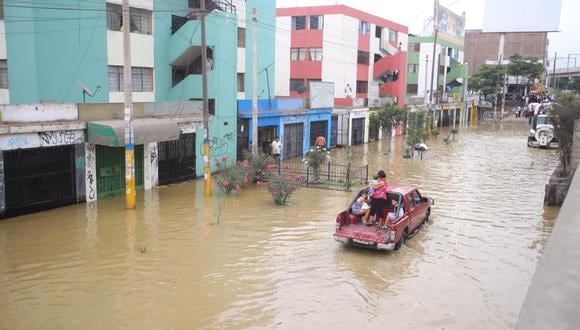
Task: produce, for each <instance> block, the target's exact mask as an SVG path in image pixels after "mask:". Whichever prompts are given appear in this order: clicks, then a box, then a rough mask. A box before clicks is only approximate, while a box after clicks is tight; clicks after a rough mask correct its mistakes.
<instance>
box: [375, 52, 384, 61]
mask: <svg viewBox="0 0 580 330" xmlns="http://www.w3.org/2000/svg"><path fill="white" fill-rule="evenodd" d="M382 59H383V57H382V56H381V54H375V63H377V62H378V61H380V60H382Z"/></svg>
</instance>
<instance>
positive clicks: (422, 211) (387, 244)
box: [334, 186, 435, 250]
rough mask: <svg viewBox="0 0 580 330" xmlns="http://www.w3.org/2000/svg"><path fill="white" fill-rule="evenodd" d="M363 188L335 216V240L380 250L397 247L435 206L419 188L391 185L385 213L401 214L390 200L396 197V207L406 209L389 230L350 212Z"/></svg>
mask: <svg viewBox="0 0 580 330" xmlns="http://www.w3.org/2000/svg"><path fill="white" fill-rule="evenodd" d="M364 191H365V190H364V189H363V190H361V191H359V193H358V194H357V195H356V197H355V198H354V199H353V200H352V201H351V202H350V204H349V206H348V208H347V209H346V210H344V211H342V212H341V213H340V214H339V215H338V216H337V217H336V232H335V233H334V239H335V240H336V241H339V242H342V243H344V244H351V245H356V246H361V247H366V248H372V249H378V250H398V249H400V248H401V246H402V245H403V244H405V241H406V240H407V237H408V236H409V234H411V233H413V232H414V231H415V230H417V228H419V227H420V226H421V224H423V223H426V222H427V221H428V220H429V215H430V214H431V206H432V205H435V201H434V200H433V199H432V198H429V197H425V196H422V195H421V193H419V190H417V188H414V187H411V186H390V187H389V191H388V193H387V199H388V203H387V205H389V206H388V207H387V208H386V210H385V216H387V214H388V212H393V213H395V214H399V213H400V211H399V210H398V209H397V210H394V209H393V206H392V203H391V200H393V199H396V200H398V201H399V204H398V206H397V207H399V208H400V207H402V208H403V216H401V217H399V218H397V219H395V220H394V221H393V222H391V224H390V226H389V228H388V229H381V228H377V226H376V225H373V226H366V225H365V224H363V223H362V221H361V218H362V217H361V216H360V215H354V214H352V213H351V208H352V205H353V203H354V202H355V201H356V200H357V199H358V198H359V197H360V195H361V194H362V193H363V192H364Z"/></svg>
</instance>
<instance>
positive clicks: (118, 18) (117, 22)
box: [107, 2, 123, 31]
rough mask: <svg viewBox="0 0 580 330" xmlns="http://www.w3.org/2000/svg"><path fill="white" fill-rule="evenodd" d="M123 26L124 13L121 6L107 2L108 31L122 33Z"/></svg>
mask: <svg viewBox="0 0 580 330" xmlns="http://www.w3.org/2000/svg"><path fill="white" fill-rule="evenodd" d="M122 25H123V12H122V11H121V5H117V4H113V3H108V2H107V29H109V30H113V31H121V26H122Z"/></svg>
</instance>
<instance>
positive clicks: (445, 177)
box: [0, 124, 558, 329]
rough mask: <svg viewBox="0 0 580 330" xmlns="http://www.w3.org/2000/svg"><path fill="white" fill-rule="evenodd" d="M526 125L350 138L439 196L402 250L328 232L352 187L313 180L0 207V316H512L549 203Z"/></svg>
mask: <svg viewBox="0 0 580 330" xmlns="http://www.w3.org/2000/svg"><path fill="white" fill-rule="evenodd" d="M526 131H527V128H526V127H525V126H514V125H511V126H510V125H503V126H501V127H500V126H492V125H485V124H482V125H480V126H479V127H470V128H462V129H461V130H460V133H459V134H458V135H457V137H456V141H455V142H454V143H451V144H449V145H445V144H443V143H442V142H438V143H436V142H428V143H429V145H430V150H429V151H428V152H426V154H425V157H424V160H423V161H421V160H419V159H414V160H408V159H402V140H400V139H397V140H395V141H393V144H392V148H391V152H390V153H388V152H387V151H388V147H387V145H386V144H385V143H384V142H383V143H381V144H379V143H377V142H374V143H370V144H368V145H365V146H360V147H357V149H358V151H361V152H363V151H364V152H366V155H365V156H364V157H362V158H363V162H368V163H369V164H370V169H371V170H372V171H376V170H378V169H380V168H383V169H386V170H387V172H388V173H389V174H388V176H389V179H390V180H391V181H394V182H405V183H409V184H413V185H417V186H419V187H420V189H421V190H422V191H423V193H424V194H427V195H429V196H431V197H433V198H434V199H435V200H436V205H435V207H434V208H433V211H432V218H431V221H430V224H429V225H427V226H423V227H422V228H421V229H420V232H419V233H418V234H416V235H415V236H414V237H413V238H412V239H411V240H409V241H408V243H407V245H406V246H405V247H403V248H402V249H401V250H400V251H398V252H386V253H385V252H375V251H368V250H362V249H357V248H349V247H343V246H342V245H341V244H339V243H336V242H335V241H334V240H333V238H332V233H333V231H334V228H335V223H334V219H335V216H336V214H337V212H338V211H339V210H341V209H343V208H344V207H345V205H346V203H347V202H348V201H349V200H350V198H351V193H346V192H337V191H326V190H317V189H302V190H300V191H298V192H297V193H296V194H295V195H293V196H292V197H291V199H290V203H289V205H287V206H285V207H278V206H275V205H274V204H273V203H272V201H271V199H270V197H269V196H268V195H267V192H266V190H265V188H264V187H253V188H249V189H247V190H245V191H243V192H242V193H241V194H239V195H236V196H232V197H229V198H225V199H224V198H222V199H216V198H214V199H213V200H211V201H209V202H208V203H207V204H206V203H204V198H203V193H202V192H203V182H201V181H196V182H193V183H188V184H182V185H174V186H169V187H161V188H158V189H155V190H153V191H151V192H147V193H142V194H140V195H139V199H138V204H137V205H138V208H137V210H135V211H125V210H124V199H123V197H118V198H111V199H105V200H101V201H99V202H98V205H92V206H91V205H86V204H80V205H75V206H71V207H66V208H61V209H57V210H52V211H48V212H43V213H38V214H33V215H27V216H22V217H19V218H14V219H9V220H4V221H1V222H0V328H7V329H117V328H123V329H137V328H143V329H198V328H202V329H241V328H280V329H327V328H334V329H342V328H353V327H354V328H374V329H377V328H387V327H388V328H392V329H440V328H446V329H502V328H504V329H507V328H513V326H514V324H515V322H516V320H517V315H518V312H519V310H520V307H521V305H522V302H523V299H524V297H525V294H526V290H527V287H528V285H529V283H530V281H531V277H532V275H533V272H534V269H535V267H536V264H537V262H538V260H539V257H540V255H541V252H542V249H543V247H544V245H545V242H546V239H547V237H548V235H549V234H550V231H551V229H552V225H553V221H554V219H555V217H556V215H557V212H558V209H556V208H546V207H544V206H543V194H544V193H543V191H544V184H545V183H546V182H547V180H548V177H549V175H550V173H551V171H552V170H553V169H554V167H555V165H556V155H555V153H554V152H553V151H546V150H537V149H531V148H527V147H526ZM337 153H338V154H337V155H335V157H336V158H340V151H338V152H337ZM335 154H336V153H335Z"/></svg>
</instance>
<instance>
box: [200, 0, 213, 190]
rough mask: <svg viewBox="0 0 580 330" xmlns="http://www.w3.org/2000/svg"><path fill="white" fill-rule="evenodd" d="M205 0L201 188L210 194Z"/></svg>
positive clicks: (202, 66) (203, 13)
mask: <svg viewBox="0 0 580 330" xmlns="http://www.w3.org/2000/svg"><path fill="white" fill-rule="evenodd" d="M206 14H207V13H206V11H205V0H202V1H200V16H201V17H200V20H201V75H202V94H203V188H204V194H205V196H211V167H210V163H209V162H210V159H211V157H210V150H209V101H208V96H207V42H206V40H205V16H206Z"/></svg>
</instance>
